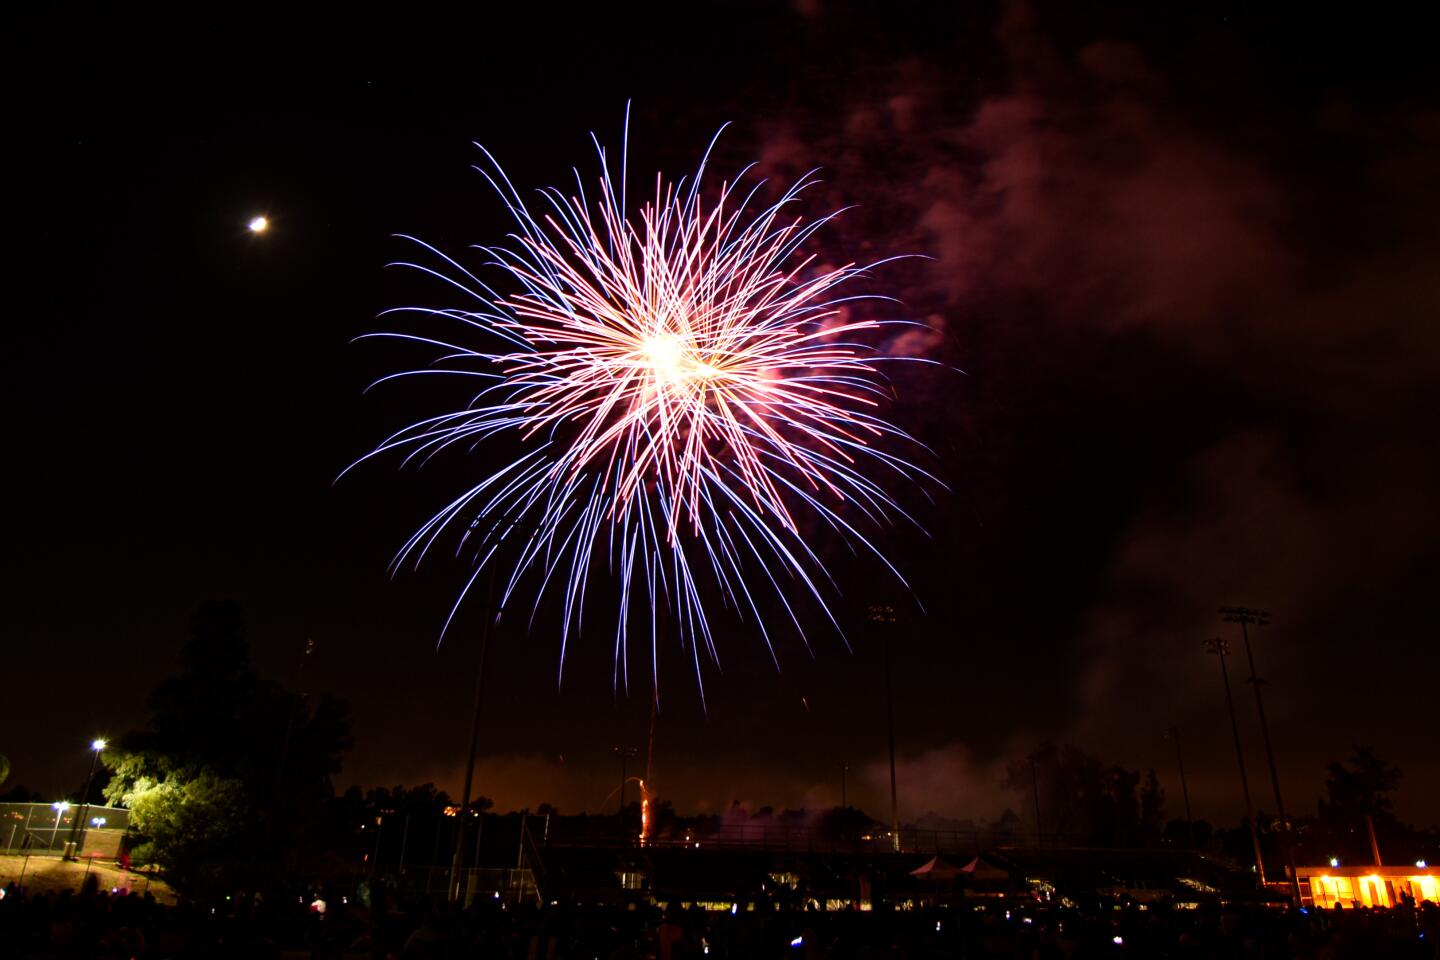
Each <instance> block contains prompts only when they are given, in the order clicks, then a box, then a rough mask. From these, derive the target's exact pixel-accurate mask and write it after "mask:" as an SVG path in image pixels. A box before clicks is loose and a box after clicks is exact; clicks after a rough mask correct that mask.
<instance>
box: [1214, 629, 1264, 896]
mask: <svg viewBox="0 0 1440 960" xmlns="http://www.w3.org/2000/svg"><path fill="white" fill-rule="evenodd" d="M1205 646H1206V647H1208V648H1209V652H1210V653H1212V654H1215V655H1216V656H1217V657H1219V658H1220V679H1221V680H1223V681H1224V683H1225V707H1226V709H1228V710H1229V711H1230V732H1231V733H1232V734H1234V736H1235V762H1236V763H1238V764H1239V765H1240V790H1241V792H1242V793H1244V795H1245V819H1247V820H1248V821H1250V845H1251V846H1252V847H1253V848H1254V850H1255V873H1256V875H1257V876H1259V878H1260V886H1261V888H1262V889H1263V888H1264V886H1265V860H1264V858H1263V857H1261V855H1260V832H1259V831H1258V830H1257V829H1256V827H1255V805H1254V804H1252V803H1251V802H1250V778H1249V777H1248V776H1246V774H1245V752H1244V751H1243V750H1242V749H1240V724H1239V722H1237V721H1236V719H1235V698H1234V697H1232V696H1231V695H1230V671H1229V669H1228V668H1227V667H1226V666H1225V657H1226V655H1227V654H1228V653H1229V652H1230V645H1229V644H1227V643H1226V642H1225V640H1224V638H1223V637H1212V638H1211V639H1209V640H1206V641H1205Z"/></svg>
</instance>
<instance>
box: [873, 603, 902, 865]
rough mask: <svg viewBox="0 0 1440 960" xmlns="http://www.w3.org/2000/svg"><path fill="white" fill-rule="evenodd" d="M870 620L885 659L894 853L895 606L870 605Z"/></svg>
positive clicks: (896, 826) (897, 831)
mask: <svg viewBox="0 0 1440 960" xmlns="http://www.w3.org/2000/svg"><path fill="white" fill-rule="evenodd" d="M870 622H871V623H878V624H882V626H881V627H880V644H881V649H882V655H883V657H884V660H885V725H886V729H887V732H888V736H889V740H890V838H891V846H892V848H893V849H894V850H895V852H896V853H899V852H900V801H899V790H898V789H897V787H896V782H895V690H894V685H893V684H892V683H891V679H890V634H891V632H892V631H893V630H894V624H895V623H896V622H897V617H896V616H895V608H894V607H893V606H891V605H890V604H888V603H876V604H871V606H870Z"/></svg>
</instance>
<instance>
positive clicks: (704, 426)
mask: <svg viewBox="0 0 1440 960" xmlns="http://www.w3.org/2000/svg"><path fill="white" fill-rule="evenodd" d="M717 136H718V135H717ZM713 145H714V141H712V143H711V147H712V148H713ZM480 149H481V151H482V153H484V156H485V159H486V161H487V163H486V165H484V166H482V167H480V168H478V169H480V171H481V172H482V173H483V174H484V175H485V176H486V178H487V179H488V180H489V181H490V183H491V185H492V186H494V188H495V190H496V191H497V193H498V194H499V195H500V197H501V198H502V199H503V201H504V202H505V204H506V206H507V208H508V209H509V211H510V213H511V214H512V215H513V216H514V219H515V222H516V224H517V229H516V230H515V232H513V233H512V234H511V235H510V237H509V240H508V242H507V243H506V244H504V245H500V246H490V247H480V248H478V249H479V250H481V251H482V252H483V253H484V254H485V255H486V260H487V262H486V263H485V265H484V266H485V269H487V270H488V271H490V274H493V276H490V275H487V276H490V279H489V281H488V282H487V280H482V279H481V278H480V277H479V276H477V275H476V273H472V272H471V271H469V270H467V269H466V268H465V267H463V266H461V264H460V263H459V262H457V261H456V260H454V259H452V258H450V257H449V256H447V255H445V254H443V253H441V252H440V251H439V250H437V249H435V248H434V247H431V246H430V245H428V244H425V243H423V242H422V241H419V240H415V239H414V238H410V237H407V238H406V239H407V240H412V241H413V242H415V243H417V244H419V246H420V247H421V248H423V249H424V250H425V251H426V254H427V256H428V257H432V258H433V260H432V261H431V265H424V264H421V263H406V264H402V265H403V266H407V267H413V268H415V269H418V270H421V271H424V272H426V273H429V274H432V275H433V276H435V277H437V278H440V279H442V280H444V281H446V282H447V283H448V284H450V285H451V286H452V287H453V288H454V289H457V290H459V291H460V292H461V293H463V294H464V295H465V297H466V298H467V299H468V302H467V303H466V304H464V305H463V306H461V307H455V308H445V309H432V308H420V307H410V308H402V309H401V310H398V311H391V313H406V312H408V313H418V314H422V315H424V316H426V317H427V318H430V319H436V320H440V321H444V322H448V323H450V324H453V325H454V329H455V330H456V331H457V332H456V333H454V334H453V335H450V336H440V337H422V336H419V335H416V334H411V333H381V334H374V335H373V336H389V337H398V338H401V339H404V340H408V341H412V342H418V343H420V344H423V345H425V346H427V347H430V348H433V349H435V350H437V351H438V356H437V358H436V359H434V360H432V361H431V363H430V364H429V365H427V366H425V367H423V368H421V369H416V370H408V371H405V372H403V373H397V374H393V375H392V377H386V378H384V379H386V380H388V379H392V378H393V377H402V376H408V375H415V374H444V375H451V376H462V377H471V378H476V379H478V380H480V381H482V386H481V388H480V389H479V391H478V392H477V393H476V394H475V395H474V396H473V397H472V399H471V400H470V402H469V403H468V404H466V405H464V406H463V407H462V408H461V409H458V410H453V411H447V412H443V413H439V414H438V415H436V416H433V417H428V418H426V419H423V420H420V421H419V422H416V423H414V424H411V425H410V426H408V427H406V428H404V429H403V430H401V431H399V432H398V433H396V434H394V435H392V436H391V437H389V438H388V439H387V440H386V441H385V442H384V443H382V444H380V445H379V446H378V447H377V448H376V449H375V450H374V451H372V453H370V454H368V455H367V457H366V458H362V460H363V459H368V457H373V456H376V455H377V454H382V453H386V452H390V451H402V452H403V453H404V461H405V462H412V461H413V462H425V461H428V460H429V459H430V458H431V457H433V456H435V455H436V454H438V453H440V452H441V451H444V450H446V449H447V448H451V447H457V446H458V447H463V448H464V449H466V450H471V451H473V450H474V449H475V448H476V447H477V446H479V445H480V444H482V443H485V442H486V441H490V442H492V443H501V444H503V442H504V440H503V438H505V437H507V436H508V437H509V438H510V443H508V444H504V446H505V447H506V448H507V449H514V450H518V453H516V454H515V455H513V456H507V457H506V462H504V464H503V465H502V466H500V467H499V468H498V469H494V470H493V471H490V472H487V473H485V474H484V475H482V476H480V477H479V478H478V480H479V482H477V483H475V484H474V485H473V486H471V487H469V489H467V490H465V491H464V492H463V493H462V494H461V495H460V496H459V497H457V498H456V499H455V500H453V501H452V502H451V503H449V504H448V505H447V506H446V507H445V508H444V509H442V510H441V511H439V512H438V513H436V514H435V515H434V516H433V517H432V518H431V519H430V520H429V521H427V522H426V523H425V524H424V525H422V526H421V527H420V529H419V530H418V531H416V533H415V534H414V536H412V537H411V538H410V539H409V540H408V541H407V542H406V543H405V545H404V546H403V547H402V548H401V549H400V551H399V553H398V554H397V556H396V558H395V566H396V567H398V566H400V565H402V564H406V563H408V562H413V563H415V564H417V565H418V564H419V562H420V561H421V560H422V559H423V558H424V556H425V555H426V554H427V552H428V551H429V550H430V549H431V548H432V547H434V545H435V544H436V542H437V540H439V539H440V538H441V537H442V535H444V534H446V533H447V531H454V532H455V533H456V534H457V539H458V541H459V547H458V548H457V549H458V551H460V552H465V551H469V554H470V556H471V558H472V560H473V561H474V567H475V568H474V573H473V575H472V576H471V578H470V581H469V583H468V584H467V585H466V587H465V591H468V590H469V589H470V587H471V586H473V584H474V583H475V580H476V578H477V577H478V576H479V574H480V571H481V570H483V569H485V568H486V567H487V566H489V565H492V564H498V563H499V560H498V559H497V552H498V551H499V550H500V549H501V545H502V543H503V542H504V541H506V539H507V538H509V537H511V536H512V532H513V531H516V530H521V531H526V532H527V533H528V534H529V536H528V539H526V538H525V537H523V536H520V535H516V536H515V537H514V539H513V540H512V541H511V542H512V545H513V547H512V550H511V551H510V552H511V553H513V554H515V555H516V559H515V562H514V565H513V567H510V568H509V569H508V572H502V573H503V575H504V576H506V577H507V580H506V582H505V584H504V589H503V591H502V598H503V599H502V606H503V603H504V600H508V599H509V598H510V596H511V595H512V593H513V592H514V591H515V590H516V589H517V586H518V585H519V584H520V581H521V578H522V576H524V575H525V574H527V573H531V574H533V576H534V579H537V580H538V582H539V587H538V590H537V594H538V595H537V598H536V605H537V606H538V604H539V596H543V595H545V594H547V593H550V592H556V593H558V594H559V595H560V596H561V598H562V606H563V626H562V630H561V634H562V636H561V650H560V663H561V671H562V676H563V669H564V662H565V651H566V648H567V646H568V644H569V642H570V640H571V638H572V637H573V636H575V635H577V634H578V631H579V629H580V628H581V626H582V624H583V620H584V613H585V609H586V597H587V591H588V590H589V589H590V588H591V580H592V577H596V579H599V578H600V577H599V576H597V574H601V576H603V577H605V578H608V579H609V580H611V581H613V582H614V583H615V584H616V587H617V588H618V601H619V613H618V617H617V621H616V624H615V636H614V642H615V678H614V679H615V682H616V684H617V685H618V684H620V683H621V682H622V681H623V682H624V683H625V684H626V686H628V683H629V655H628V650H629V647H630V645H631V637H630V624H631V623H632V621H635V622H640V621H643V620H646V619H648V631H647V632H648V634H649V637H648V639H649V643H650V646H651V658H650V659H651V664H652V667H651V670H652V681H655V680H658V676H657V673H658V671H657V668H656V667H655V666H654V665H655V662H656V658H657V657H658V648H657V632H658V631H657V621H659V620H661V619H662V617H664V616H665V615H666V613H665V611H666V610H667V609H668V613H669V616H670V617H671V618H672V619H673V622H674V623H675V624H676V628H677V630H678V633H679V637H680V640H681V642H682V645H683V646H684V647H685V648H686V649H688V650H689V651H690V655H691V656H692V657H693V659H694V664H695V670H696V674H697V678H698V677H699V675H700V673H701V650H702V649H703V650H704V651H705V653H706V656H707V657H709V658H710V659H712V660H714V661H716V662H718V652H717V650H716V647H715V642H714V636H713V634H712V631H711V626H710V620H709V616H708V611H709V607H711V606H715V605H717V604H723V605H724V606H725V607H728V608H729V609H731V610H732V611H733V612H735V613H736V614H738V615H739V616H740V617H741V618H742V619H744V620H747V621H751V622H753V623H754V624H755V625H756V626H757V627H758V629H759V631H760V633H761V634H762V636H763V637H764V639H765V641H766V643H767V644H770V646H771V652H772V656H773V654H774V646H773V643H772V636H771V631H772V627H771V625H770V624H768V623H767V617H766V616H765V615H764V614H763V613H762V609H761V608H762V602H761V599H760V598H759V596H757V593H768V594H769V595H770V596H771V597H772V598H773V600H774V601H777V602H778V605H779V607H782V608H783V609H784V610H785V612H786V614H787V615H788V619H789V620H790V622H791V623H792V624H793V625H794V627H795V628H796V630H797V632H798V633H799V634H800V636H801V637H802V638H804V636H805V630H804V627H803V626H802V624H801V618H800V615H799V612H798V611H797V609H796V607H795V605H794V603H793V599H792V595H793V593H794V592H795V591H796V590H799V591H803V592H804V593H806V594H809V595H810V596H811V597H812V598H813V599H814V601H815V603H816V605H817V607H818V609H819V610H821V611H823V613H824V616H825V617H827V618H829V620H830V621H831V623H834V617H833V616H832V615H831V613H830V610H829V608H828V606H827V604H826V600H825V594H826V592H827V591H830V590H832V589H833V586H834V585H833V581H831V579H830V577H829V574H828V573H827V572H826V570H825V567H824V564H823V563H822V562H821V560H820V558H819V556H818V555H817V553H816V552H815V551H814V549H812V547H811V546H810V544H809V543H808V542H807V538H806V537H805V536H802V529H803V527H802V521H803V520H804V518H806V517H808V518H809V519H810V520H815V519H818V521H819V522H820V523H821V524H823V525H825V526H828V527H829V528H831V529H832V530H834V531H836V532H837V533H838V534H840V536H841V537H842V538H843V539H844V540H845V541H846V542H849V543H850V544H852V545H860V546H862V547H863V548H865V549H868V550H869V551H871V552H872V553H874V554H875V556H877V557H879V558H880V560H881V561H883V562H884V563H885V564H886V566H888V567H889V568H890V569H891V570H892V571H894V569H895V568H894V567H893V566H892V565H890V563H889V561H888V560H885V558H884V556H882V555H881V553H880V551H879V550H878V549H877V548H876V547H875V546H874V545H873V544H872V543H871V541H870V540H869V539H868V538H867V537H866V536H865V534H864V533H863V532H862V529H861V528H862V527H867V528H872V529H873V528H874V527H876V526H877V525H880V524H883V523H885V522H888V520H889V519H890V518H892V517H894V516H897V515H903V511H901V510H900V508H899V507H898V506H897V504H896V502H895V500H894V499H893V498H892V497H891V496H890V495H889V494H887V493H886V489H885V482H884V481H883V479H881V478H877V476H875V474H877V473H878V474H890V475H892V476H898V477H899V478H901V479H903V480H907V481H914V480H918V479H920V478H921V477H925V476H928V474H925V473H924V471H922V470H920V469H919V468H917V467H916V466H914V465H913V464H911V463H909V462H908V461H907V460H905V459H904V458H902V457H901V456H900V455H898V454H896V453H893V452H890V448H894V447H897V446H900V447H903V446H905V445H906V444H907V443H908V444H913V443H914V441H913V440H911V439H910V438H909V437H908V436H907V435H906V434H905V433H903V432H902V431H901V430H899V429H898V428H896V427H895V426H893V425H892V424H890V423H888V422H886V421H885V420H884V419H882V418H881V416H880V415H879V408H880V405H881V403H882V402H884V400H885V399H886V398H888V397H889V396H890V388H889V385H888V383H887V382H886V381H885V380H884V378H882V377H881V376H880V375H879V373H878V372H877V367H876V364H877V362H878V361H881V360H885V359H892V358H886V357H882V356H880V355H878V354H877V352H876V350H875V349H874V348H873V347H871V346H867V345H866V344H865V343H864V342H862V341H863V339H864V337H865V335H866V332H867V331H872V332H873V331H874V330H876V329H877V328H878V327H880V326H882V325H884V324H885V323H896V322H901V321H879V320H853V319H849V312H850V304H852V303H853V302H854V301H856V300H861V299H884V298H877V297H865V296H849V295H845V294H844V292H843V291H841V290H840V289H839V288H841V287H842V285H845V284H846V283H847V282H849V281H851V280H853V279H855V278H856V277H858V276H860V275H862V274H863V273H864V272H865V271H866V270H867V269H869V268H870V267H873V266H876V265H878V264H870V265H867V266H858V265H855V264H847V265H844V266H840V267H827V266H822V265H820V264H819V263H818V262H817V260H816V257H815V256H814V255H813V254H809V255H807V254H805V253H804V252H803V247H804V246H805V244H806V242H807V241H809V240H810V239H811V238H812V236H813V235H814V234H815V232H816V230H818V229H819V228H820V227H822V226H823V225H824V224H825V223H826V222H828V221H829V220H830V219H831V218H833V217H834V216H836V215H837V214H836V213H832V214H830V215H829V216H826V217H822V218H820V219H817V220H811V221H806V220H805V219H804V218H803V217H801V216H798V215H793V214H791V213H790V212H789V211H790V209H791V208H792V207H793V206H795V205H796V203H797V199H798V197H799V195H800V193H801V191H802V190H804V189H805V188H806V187H807V186H809V185H811V184H812V183H813V182H814V180H813V179H812V175H807V176H805V177H803V178H801V180H800V181H799V182H797V183H796V184H795V185H794V186H792V187H791V188H790V189H789V190H787V191H786V192H785V193H784V195H783V196H782V197H781V198H780V199H779V200H778V201H776V202H775V203H773V204H770V205H769V206H761V205H760V204H759V202H758V201H757V196H758V193H759V190H760V189H761V186H762V183H763V182H762V183H754V184H751V185H750V186H749V187H748V188H745V189H744V190H743V191H742V189H741V187H740V186H739V184H740V183H742V182H744V181H745V178H746V174H747V173H748V172H749V168H747V169H746V170H743V171H741V174H740V176H739V177H738V178H737V179H736V180H734V181H727V182H724V183H722V184H720V185H719V187H718V189H713V190H712V189H704V188H703V187H702V184H703V181H704V176H705V168H706V163H707V162H708V159H709V155H710V152H709V150H707V151H706V154H705V157H704V159H702V161H701V164H700V167H699V169H698V170H697V172H696V173H695V175H694V177H693V178H690V179H689V182H688V185H687V183H686V180H685V179H682V180H680V181H679V182H678V183H668V182H666V181H664V180H663V178H661V177H659V176H657V178H656V182H655V193H654V195H653V197H651V198H650V199H648V200H647V202H645V203H644V204H643V205H642V206H641V207H640V209H639V211H638V213H637V214H636V215H635V216H633V217H629V216H628V215H627V212H626V211H627V200H626V195H625V188H624V184H625V172H624V161H623V151H622V168H621V176H620V180H619V184H620V187H619V189H618V190H617V188H616V181H615V180H614V179H612V177H611V172H610V168H609V165H608V162H607V156H606V151H605V149H604V148H603V147H601V146H600V145H599V143H598V141H597V142H596V149H597V152H598V155H599V161H600V171H599V175H598V177H597V180H596V183H595V184H594V186H593V188H592V189H593V190H594V195H593V197H587V195H586V185H585V182H584V181H583V180H582V179H581V177H580V175H579V173H578V172H577V174H576V189H575V193H574V194H572V195H569V196H567V195H565V194H564V193H562V192H560V191H559V190H556V189H553V188H549V189H544V190H541V191H539V197H540V200H539V202H538V204H537V206H538V209H537V210H535V211H532V208H531V207H530V206H527V204H526V202H525V201H524V200H523V199H522V197H521V195H520V193H519V192H518V191H517V190H516V188H515V187H514V185H513V184H512V183H511V181H510V180H509V178H508V177H507V176H506V175H505V173H504V172H503V170H502V169H501V168H500V166H499V164H498V163H497V162H496V161H495V159H494V157H493V156H491V155H490V154H489V152H488V151H485V150H484V148H483V147H481V148H480ZM752 210H755V212H751V211H752ZM871 336H872V338H873V333H872V334H871ZM893 359H902V358H893ZM802 515H803V516H802ZM811 526H813V523H812V524H811ZM521 541H523V542H521ZM508 555H509V554H507V556H508ZM508 566H509V564H508V561H507V567H508ZM602 571H603V573H601V572H602ZM895 576H896V577H897V578H898V577H899V573H898V572H896V573H895ZM902 582H903V581H902ZM465 591H462V593H461V596H460V598H459V599H457V601H456V606H455V607H454V608H452V609H451V611H450V616H449V618H447V620H446V628H448V626H449V623H450V620H451V619H453V618H454V616H455V610H456V608H458V606H459V603H460V600H463V598H464V595H465ZM647 608H648V609H647ZM647 614H648V616H647ZM836 626H837V629H838V624H837V625H836ZM442 636H443V630H442ZM807 642H808V641H807Z"/></svg>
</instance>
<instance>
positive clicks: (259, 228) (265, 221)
mask: <svg viewBox="0 0 1440 960" xmlns="http://www.w3.org/2000/svg"><path fill="white" fill-rule="evenodd" d="M249 226H250V232H251V233H264V232H265V231H266V230H269V229H270V218H269V217H255V218H254V219H252V220H251V221H250V224H249Z"/></svg>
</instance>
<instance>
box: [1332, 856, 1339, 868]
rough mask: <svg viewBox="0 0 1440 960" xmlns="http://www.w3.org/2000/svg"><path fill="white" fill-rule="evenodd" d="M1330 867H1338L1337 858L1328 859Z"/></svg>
mask: <svg viewBox="0 0 1440 960" xmlns="http://www.w3.org/2000/svg"><path fill="white" fill-rule="evenodd" d="M1330 866H1332V867H1338V866H1340V858H1339V857H1331V858H1330Z"/></svg>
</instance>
